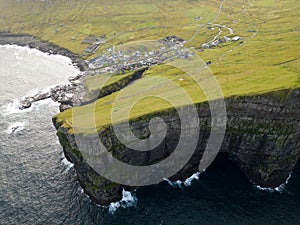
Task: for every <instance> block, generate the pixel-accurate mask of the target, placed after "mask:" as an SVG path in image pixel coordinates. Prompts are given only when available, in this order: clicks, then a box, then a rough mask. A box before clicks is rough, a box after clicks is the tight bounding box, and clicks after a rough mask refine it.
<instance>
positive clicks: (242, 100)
mask: <svg viewBox="0 0 300 225" xmlns="http://www.w3.org/2000/svg"><path fill="white" fill-rule="evenodd" d="M225 102H226V105H227V117H228V121H227V127H226V134H225V138H224V141H223V144H222V147H221V151H220V152H226V153H228V154H229V155H230V156H231V158H232V160H233V161H234V162H235V163H236V164H237V165H238V166H239V167H240V169H241V170H242V171H243V172H244V173H245V175H246V176H247V177H248V179H249V180H250V181H251V182H252V183H253V184H256V185H260V186H261V187H268V188H275V187H278V186H279V185H281V184H283V183H284V182H285V181H286V179H287V178H288V177H289V175H290V174H291V172H292V171H293V168H294V166H295V165H296V163H297V161H298V159H299V157H300V119H299V118H300V89H294V90H280V91H275V92H270V93H265V94H257V95H253V96H237V97H229V98H226V99H225ZM196 108H197V112H198V116H199V118H200V127H201V129H200V136H199V137H200V138H199V140H198V144H197V148H196V150H195V152H194V154H193V156H192V157H191V159H190V160H189V162H188V163H187V164H186V165H185V166H184V167H183V168H182V169H181V170H180V171H179V172H178V173H177V174H175V175H174V176H172V177H171V178H170V180H171V181H175V180H185V179H186V178H188V177H190V176H191V175H192V174H193V173H195V172H197V171H198V167H199V162H200V160H201V158H202V155H203V152H204V150H205V148H206V145H207V142H208V138H209V135H210V130H211V114H210V109H209V104H208V103H207V102H204V103H201V104H197V105H196ZM157 116H159V117H161V118H163V120H164V121H165V123H166V124H167V128H168V131H167V135H166V137H165V139H164V140H163V142H162V143H161V144H160V145H159V146H158V147H157V148H155V149H153V150H151V151H146V152H137V151H134V150H132V149H128V148H126V147H125V146H124V145H123V144H122V143H120V141H119V140H118V139H117V137H116V135H115V134H114V131H113V128H112V127H107V128H106V129H104V130H102V131H100V132H99V133H98V134H96V135H89V134H85V135H81V136H82V137H79V136H80V135H79V134H78V135H77V134H74V133H72V132H69V130H68V129H67V128H65V127H64V126H62V124H60V122H58V121H57V120H56V118H53V123H54V125H55V127H56V129H57V135H58V137H59V141H60V143H61V145H62V146H63V148H64V153H65V155H66V157H67V158H68V160H70V161H71V162H73V163H74V164H75V170H76V172H77V174H78V180H79V182H80V184H81V186H82V187H83V188H84V190H85V192H86V193H87V194H88V195H89V196H90V197H91V198H92V199H93V200H94V201H95V202H97V203H99V204H109V203H110V202H114V201H117V200H120V199H121V198H122V189H123V188H124V189H125V190H133V189H134V187H130V186H123V185H121V184H118V183H114V182H111V181H109V180H107V179H105V178H104V177H102V176H101V175H99V174H98V173H97V172H96V171H95V170H94V169H93V168H92V167H91V166H90V165H89V164H88V163H87V161H86V160H85V158H84V157H83V155H82V153H81V151H80V148H79V147H78V146H77V142H76V139H78V138H81V139H82V140H84V143H81V149H82V146H83V147H84V148H86V149H89V150H91V149H92V150H93V152H94V153H95V155H97V152H100V149H97V148H96V147H95V146H97V145H96V144H95V138H96V139H97V138H99V139H100V140H101V142H102V143H103V144H104V145H105V147H106V148H107V149H108V151H109V152H110V153H111V154H112V155H113V156H114V157H115V158H117V159H118V160H120V161H123V162H125V163H128V164H131V165H136V166H143V165H151V164H154V163H156V162H159V161H161V160H163V159H166V158H167V157H168V156H169V155H170V154H171V153H172V152H173V151H174V148H176V145H177V144H178V138H179V136H180V119H179V117H178V114H177V113H176V111H175V110H169V111H165V112H159V113H156V114H152V115H146V116H144V117H142V118H139V119H137V120H135V121H131V129H132V132H133V133H134V134H135V135H136V137H139V138H145V137H149V135H150V133H149V132H150V131H149V129H148V126H149V121H150V120H151V118H154V117H157ZM76 135H77V136H76ZM82 144H83V145H82ZM92 154H93V153H92ZM99 163H101V160H100V161H99ZM128 179H130V178H128ZM145 179H146V178H145Z"/></svg>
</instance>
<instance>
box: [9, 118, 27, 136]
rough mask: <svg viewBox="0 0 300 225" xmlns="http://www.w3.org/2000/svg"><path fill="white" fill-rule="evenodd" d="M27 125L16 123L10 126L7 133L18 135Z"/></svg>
mask: <svg viewBox="0 0 300 225" xmlns="http://www.w3.org/2000/svg"><path fill="white" fill-rule="evenodd" d="M25 124H26V122H25V121H24V122H15V123H12V124H10V125H9V126H8V128H7V130H6V133H7V134H12V133H18V132H20V131H21V130H23V129H24V127H25Z"/></svg>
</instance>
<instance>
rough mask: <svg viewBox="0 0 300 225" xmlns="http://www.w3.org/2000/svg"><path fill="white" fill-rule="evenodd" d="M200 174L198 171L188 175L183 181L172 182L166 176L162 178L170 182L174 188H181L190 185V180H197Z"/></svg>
mask: <svg viewBox="0 0 300 225" xmlns="http://www.w3.org/2000/svg"><path fill="white" fill-rule="evenodd" d="M200 174H201V173H200V172H196V173H194V174H193V175H192V176H190V177H189V178H187V179H186V180H185V181H180V180H177V181H175V182H172V181H170V180H169V179H167V178H165V179H164V180H165V181H167V182H168V184H170V185H171V186H172V187H174V188H183V186H185V187H189V186H191V185H192V182H193V181H194V180H199V177H200Z"/></svg>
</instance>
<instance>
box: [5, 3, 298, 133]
mask: <svg viewBox="0 0 300 225" xmlns="http://www.w3.org/2000/svg"><path fill="white" fill-rule="evenodd" d="M220 4H221V1H216V0H213V1H211V0H188V1H183V0H182V1H179V0H172V1H171V0H165V1H152V0H147V1H146V0H132V1H122V4H120V2H119V1H104V0H100V1H92V0H84V1H75V0H70V1H59V0H53V1H43V2H42V1H9V0H0V10H1V12H2V13H1V15H0V31H10V32H13V33H28V34H32V35H35V36H37V37H39V38H41V39H43V40H47V41H50V42H53V43H55V44H58V45H60V46H62V47H65V48H67V49H69V50H71V51H73V52H75V53H78V54H81V55H82V57H83V58H86V59H89V58H91V57H95V56H97V55H100V54H101V52H102V51H104V50H105V49H106V48H109V47H111V46H120V45H124V44H130V43H132V44H134V43H135V42H136V41H145V40H158V39H160V38H163V37H166V36H168V35H176V36H179V37H181V38H184V39H185V40H189V41H188V42H187V43H186V44H185V47H187V48H190V49H191V51H194V52H195V54H196V55H197V56H199V57H200V58H201V59H203V60H204V61H208V60H210V61H212V65H210V69H211V71H212V73H213V74H214V76H215V78H216V79H217V80H218V82H219V84H220V86H221V89H222V91H223V94H224V96H225V97H230V96H235V95H254V94H258V93H265V92H270V91H274V90H282V89H288V88H289V89H293V88H297V87H299V86H300V23H299V21H300V3H299V1H298V0H285V1H277V0H260V1H244V0H225V1H223V4H222V7H221V10H220ZM198 16H201V19H200V20H199V21H195V20H194V18H195V17H198ZM209 22H211V23H218V24H222V25H226V26H227V27H230V28H232V29H233V31H234V34H233V35H234V36H240V37H242V43H240V42H234V43H233V42H227V43H224V44H222V45H221V46H219V47H217V48H211V49H205V50H204V51H200V47H201V45H202V44H203V43H205V42H207V41H208V40H211V39H213V37H214V36H216V35H217V33H218V30H217V29H215V30H210V29H207V26H208V23H209ZM223 32H224V34H223V36H224V35H226V32H228V31H227V30H226V29H224V30H223ZM102 35H105V36H106V40H107V42H106V44H104V45H103V46H101V47H100V48H99V49H98V50H97V52H95V54H93V55H87V54H85V53H84V51H83V50H84V49H85V48H86V47H87V45H86V44H81V41H82V40H84V39H85V38H87V37H89V36H102ZM193 37H194V38H193ZM155 76H159V77H161V78H166V79H169V80H172V81H174V82H175V83H176V84H178V85H179V87H181V88H184V90H186V92H187V93H188V94H189V95H190V96H191V99H192V101H193V102H194V103H199V102H203V101H205V100H206V98H205V95H204V94H203V93H202V91H201V90H200V89H199V87H198V86H197V85H196V83H195V82H194V81H193V80H191V79H189V78H188V76H187V75H186V74H185V73H184V72H183V71H180V70H178V69H176V68H174V67H172V66H170V65H166V64H162V65H157V66H153V67H151V68H150V69H149V70H148V71H147V72H146V73H145V74H144V75H143V77H142V78H141V79H139V80H138V81H136V82H134V83H133V84H131V85H130V86H128V87H126V88H125V89H124V90H123V91H124V92H126V91H127V89H128V90H129V91H130V90H147V91H148V92H147V93H149V94H150V93H152V92H153V93H154V94H163V95H166V96H172V97H174V98H176V96H178V95H180V92H178V90H174V88H171V86H170V87H169V88H168V85H167V84H165V85H160V84H158V83H155V79H154V78H153V77H155ZM120 78H121V77H119V76H114V77H112V78H111V79H110V80H109V82H110V83H112V82H116V81H117V80H118V79H120ZM149 78H153V79H152V81H153V83H152V82H151V79H149ZM93 79H94V80H90V81H87V82H86V85H87V87H88V88H89V89H95V88H97V79H101V80H102V79H103V78H102V77H100V78H99V77H97V76H96V78H93ZM181 88H179V89H181ZM119 95H122V93H121V92H116V93H114V94H112V95H110V96H107V97H105V98H102V99H100V100H98V101H97V104H96V108H95V114H96V124H97V129H98V130H99V129H101V128H103V127H104V126H105V125H109V124H110V123H111V122H112V121H111V112H112V107H113V103H114V102H115V101H116V98H117V97H118V96H119ZM133 100H134V97H133V96H130V95H127V96H125V97H124V98H122V99H121V100H120V102H119V104H118V107H119V109H114V110H117V111H122V110H123V108H124V112H125V109H127V105H128V104H129V102H130V101H133ZM93 107H94V106H93V105H88V106H83V107H79V108H77V113H76V116H77V119H76V120H78V121H79V120H81V121H82V124H81V126H82V130H81V131H85V132H87V131H88V130H90V129H92V127H93V123H94V121H92V120H91V119H90V116H91V108H93ZM170 107H171V105H170V103H167V102H166V101H164V100H161V99H158V98H156V97H147V98H144V99H142V100H141V101H139V102H138V103H137V104H136V105H135V107H134V108H133V109H132V111H131V112H130V119H134V118H137V117H139V116H142V115H145V114H148V113H153V112H156V111H161V110H167V109H169V108H170ZM93 110H94V109H93ZM93 110H92V111H93ZM57 117H58V118H59V119H60V120H62V121H67V122H66V123H65V126H69V125H70V123H72V122H73V121H72V120H73V118H72V110H67V111H65V112H63V113H61V114H59V115H57ZM123 119H126V118H125V116H124V118H123V117H120V118H119V120H120V121H122V120H123Z"/></svg>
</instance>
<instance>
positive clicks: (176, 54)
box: [88, 36, 193, 73]
mask: <svg viewBox="0 0 300 225" xmlns="http://www.w3.org/2000/svg"><path fill="white" fill-rule="evenodd" d="M183 44H184V40H183V39H181V38H178V37H176V36H170V37H166V38H164V39H161V40H160V41H159V42H158V45H155V47H154V45H153V46H152V47H149V46H146V45H137V46H136V47H130V48H128V49H126V50H118V51H114V50H113V48H109V49H107V50H106V52H105V53H104V54H103V55H100V56H97V57H96V58H94V59H92V60H89V61H88V65H89V67H90V68H91V69H93V70H98V71H101V72H111V73H118V72H124V71H126V70H134V69H136V68H140V67H143V66H151V65H155V64H160V63H162V62H164V61H166V60H168V59H170V60H171V59H175V58H181V59H189V58H190V57H192V55H193V53H191V52H190V51H189V50H188V49H186V48H184V46H183Z"/></svg>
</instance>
